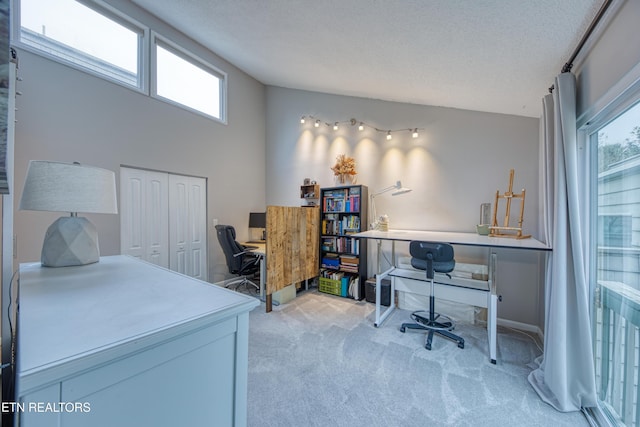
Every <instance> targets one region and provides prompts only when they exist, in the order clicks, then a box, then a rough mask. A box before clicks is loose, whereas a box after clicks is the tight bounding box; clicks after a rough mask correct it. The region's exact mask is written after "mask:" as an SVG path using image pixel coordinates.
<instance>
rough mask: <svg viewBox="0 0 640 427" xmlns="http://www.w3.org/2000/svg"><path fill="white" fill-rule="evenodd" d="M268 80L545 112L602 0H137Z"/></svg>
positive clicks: (356, 92)
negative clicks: (546, 99) (545, 104)
mask: <svg viewBox="0 0 640 427" xmlns="http://www.w3.org/2000/svg"><path fill="white" fill-rule="evenodd" d="M132 2H133V3H135V4H137V5H139V6H140V7H142V8H144V9H146V10H147V11H149V12H151V13H152V14H153V15H156V16H157V17H159V18H160V19H162V20H163V21H165V22H167V23H168V24H170V25H171V26H173V27H175V28H176V29H178V30H180V31H181V32H183V33H184V34H186V35H188V36H189V37H191V38H192V39H194V40H196V41H198V42H199V43H201V44H202V45H204V46H206V47H207V48H209V49H211V50H212V51H213V52H215V53H217V54H218V55H220V56H221V57H223V58H225V59H226V60H228V61H229V62H231V63H232V64H234V65H235V66H237V67H238V68H240V69H242V70H243V71H245V72H246V73H248V74H249V75H251V76H253V77H254V78H256V79H257V80H259V81H260V82H262V83H264V84H266V85H274V86H282V87H287V88H294V89H304V90H310V91H318V92H326V93H332V94H341V95H351V96H360V97H366V98H374V99H382V100H390V101H399V102H408V103H414V104H424V105H436V106H445V107H454V108H462V109H469V110H478V111H488V112H495V113H504V114H515V115H520V116H530V117H538V116H539V115H540V111H541V107H540V104H541V98H542V96H543V95H545V94H546V93H547V89H548V88H549V86H551V84H552V83H553V79H554V77H555V76H556V75H557V74H558V73H559V72H560V70H561V69H562V66H563V65H564V63H565V62H567V61H568V60H569V57H570V56H571V53H572V52H573V50H574V49H575V47H576V46H577V45H578V43H579V41H580V39H581V38H582V36H583V34H584V33H585V31H586V29H587V27H588V26H589V24H590V23H591V21H592V20H593V18H594V16H595V15H596V13H597V11H598V9H599V8H600V6H601V5H602V3H603V0H477V1H476V0H132Z"/></svg>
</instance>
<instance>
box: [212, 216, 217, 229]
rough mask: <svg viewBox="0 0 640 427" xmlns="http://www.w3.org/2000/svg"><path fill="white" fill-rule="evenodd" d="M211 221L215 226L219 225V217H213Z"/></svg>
mask: <svg viewBox="0 0 640 427" xmlns="http://www.w3.org/2000/svg"><path fill="white" fill-rule="evenodd" d="M211 223H212V224H213V226H214V227H215V226H216V225H218V218H213V219H212V220H211Z"/></svg>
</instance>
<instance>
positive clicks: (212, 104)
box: [156, 45, 221, 119]
mask: <svg viewBox="0 0 640 427" xmlns="http://www.w3.org/2000/svg"><path fill="white" fill-rule="evenodd" d="M156 53H157V54H156V58H157V62H156V70H157V71H156V77H157V81H156V92H157V94H158V95H159V96H162V97H164V98H167V99H170V100H172V101H174V102H177V103H179V104H182V105H185V106H187V107H189V108H193V109H194V110H197V111H200V112H203V113H205V114H207V115H209V116H212V117H215V118H218V119H219V118H220V101H221V99H220V84H221V79H220V77H218V76H216V75H214V74H212V73H211V72H208V71H206V70H204V69H203V68H201V67H198V66H197V65H195V64H194V63H192V62H189V61H186V60H185V59H183V58H182V57H180V56H177V55H175V54H174V53H172V52H169V51H168V50H167V49H165V48H163V47H162V46H158V45H156Z"/></svg>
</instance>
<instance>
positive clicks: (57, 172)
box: [20, 160, 118, 267]
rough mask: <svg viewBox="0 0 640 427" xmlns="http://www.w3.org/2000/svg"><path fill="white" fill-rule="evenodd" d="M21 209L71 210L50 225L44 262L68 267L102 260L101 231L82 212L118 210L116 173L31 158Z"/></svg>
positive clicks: (42, 258)
mask: <svg viewBox="0 0 640 427" xmlns="http://www.w3.org/2000/svg"><path fill="white" fill-rule="evenodd" d="M20 210H34V211H50V212H70V213H71V216H68V217H60V218H58V219H57V220H56V221H55V222H54V223H53V224H51V225H50V226H49V228H48V229H47V233H46V235H45V238H44V243H43V245H42V256H41V261H42V265H43V266H46V267H67V266H72V265H85V264H92V263H94V262H98V260H99V259H100V251H99V249H98V233H97V231H96V228H95V226H94V225H93V224H92V223H91V222H90V221H89V220H88V219H87V218H84V217H79V216H78V212H86V213H110V214H115V213H118V207H117V201H116V176H115V174H114V173H113V172H112V171H110V170H106V169H100V168H96V167H93V166H87V165H81V164H79V163H59V162H49V161H35V160H32V161H30V162H29V169H28V170H27V178H26V180H25V183H24V190H23V191H22V198H21V199H20Z"/></svg>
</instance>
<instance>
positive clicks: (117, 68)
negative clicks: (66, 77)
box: [19, 0, 144, 90]
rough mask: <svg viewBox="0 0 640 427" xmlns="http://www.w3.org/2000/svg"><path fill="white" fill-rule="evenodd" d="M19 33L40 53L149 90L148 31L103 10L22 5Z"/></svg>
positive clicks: (61, 2)
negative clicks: (144, 59) (145, 71)
mask: <svg viewBox="0 0 640 427" xmlns="http://www.w3.org/2000/svg"><path fill="white" fill-rule="evenodd" d="M19 28H20V33H19V40H20V42H21V43H22V44H23V45H25V46H27V47H30V48H33V49H36V50H37V51H39V53H44V54H46V55H48V56H52V57H53V58H55V59H57V60H60V61H63V62H65V63H67V64H71V65H72V66H75V67H80V68H82V69H84V70H88V71H90V72H92V73H97V74H99V75H102V76H105V77H107V78H109V79H112V80H115V81H117V82H120V83H124V84H126V85H129V86H133V87H135V88H138V89H141V90H142V89H144V88H143V78H142V70H141V64H142V61H140V60H139V58H141V57H142V54H141V48H142V40H143V37H144V29H142V28H141V27H139V26H137V25H136V24H134V23H132V22H130V21H129V20H125V19H124V18H123V17H121V16H119V15H116V13H114V12H111V11H109V10H107V9H106V8H102V7H100V6H98V4H93V3H91V8H90V7H88V6H85V5H83V4H81V3H79V2H77V1H74V0H21V2H20V26H19Z"/></svg>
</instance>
